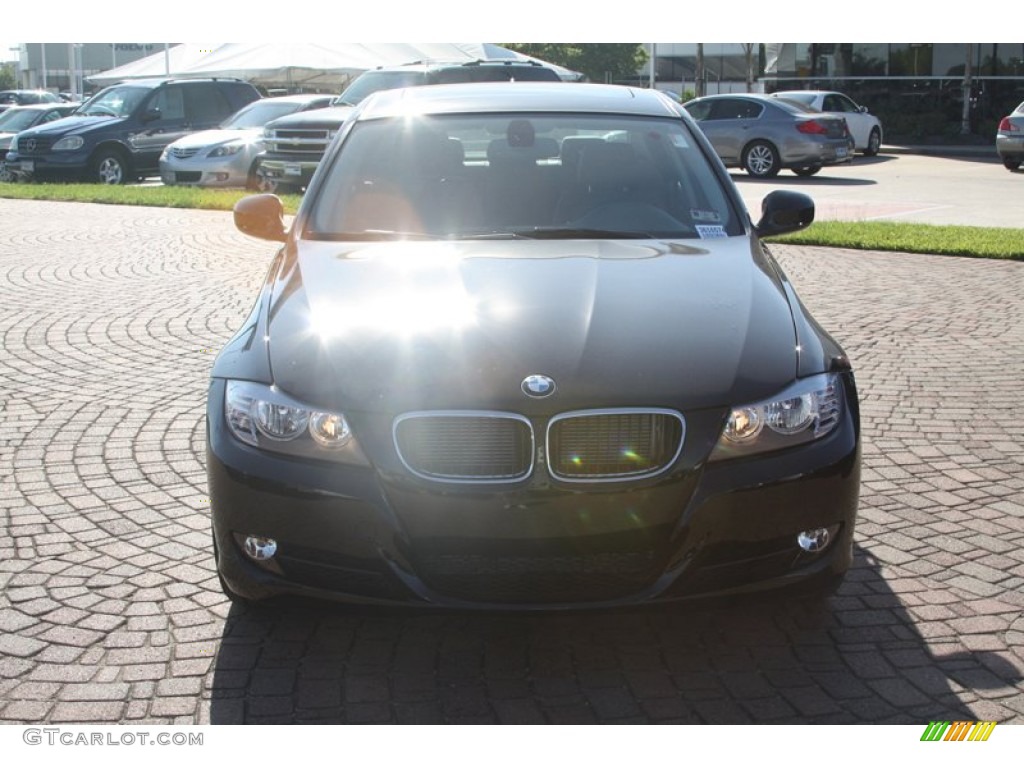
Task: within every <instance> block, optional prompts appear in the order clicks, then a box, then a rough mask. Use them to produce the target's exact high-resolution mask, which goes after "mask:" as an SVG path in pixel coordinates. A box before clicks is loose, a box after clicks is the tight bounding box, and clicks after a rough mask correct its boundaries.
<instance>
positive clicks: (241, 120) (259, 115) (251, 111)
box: [220, 101, 302, 129]
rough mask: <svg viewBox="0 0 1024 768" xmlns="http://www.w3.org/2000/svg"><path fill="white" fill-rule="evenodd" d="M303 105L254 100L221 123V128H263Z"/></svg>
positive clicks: (289, 102)
mask: <svg viewBox="0 0 1024 768" xmlns="http://www.w3.org/2000/svg"><path fill="white" fill-rule="evenodd" d="M301 106H302V105H301V104H299V103H298V102H294V101H254V102H253V103H252V104H249V105H248V106H245V107H242V109H240V110H238V111H237V112H235V114H233V115H232V116H231V117H229V118H228V119H227V120H225V121H224V122H223V123H221V125H220V127H221V128H237V129H241V128H262V127H263V126H264V125H266V124H267V123H269V122H270V121H271V120H275V119H277V118H279V117H282V116H283V115H290V114H291V113H292V112H295V111H296V110H297V109H299V107H301Z"/></svg>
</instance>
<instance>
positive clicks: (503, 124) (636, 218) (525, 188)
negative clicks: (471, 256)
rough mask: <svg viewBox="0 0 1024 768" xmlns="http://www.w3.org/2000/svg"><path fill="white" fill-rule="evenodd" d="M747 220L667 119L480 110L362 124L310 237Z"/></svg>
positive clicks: (658, 230)
mask: <svg viewBox="0 0 1024 768" xmlns="http://www.w3.org/2000/svg"><path fill="white" fill-rule="evenodd" d="M742 232H743V224H742V221H741V219H740V217H739V216H738V215H737V212H736V211H735V210H734V209H733V207H732V205H731V204H730V201H729V197H728V196H727V194H726V191H725V188H724V187H723V184H722V182H721V181H720V179H719V178H718V176H717V175H716V174H715V173H714V172H713V170H712V167H711V165H710V164H709V163H708V161H707V159H706V157H705V156H704V154H703V153H702V152H701V151H700V150H699V149H698V147H697V146H696V144H695V142H694V141H693V139H692V136H691V135H690V133H689V128H688V127H687V125H686V124H685V123H684V122H683V121H681V120H679V119H672V118H664V119H662V118H659V119H653V118H637V117H629V116H621V115H595V114H572V115H550V114H537V115H533V114H515V115H501V114H476V115H443V116H430V117H423V116H420V117H402V118H393V119H383V120H370V121H365V122H362V123H357V124H356V125H355V126H354V127H353V129H352V132H351V133H350V134H349V135H348V136H347V137H346V139H345V141H344V143H343V145H342V146H341V150H340V152H339V153H338V154H337V155H335V156H334V159H333V162H332V164H331V166H330V167H329V169H327V173H326V175H325V177H324V180H323V183H322V184H321V186H320V190H319V193H318V194H317V195H316V197H315V202H314V203H313V207H312V210H311V213H310V218H309V222H308V224H307V230H306V236H308V237H312V238H317V239H332V240H349V239H354V240H366V239H405V238H417V237H422V238H460V239H461V238H557V237H563V238H648V237H652V238H653V237H656V238H705V237H726V236H731V235H738V234H741V233H742Z"/></svg>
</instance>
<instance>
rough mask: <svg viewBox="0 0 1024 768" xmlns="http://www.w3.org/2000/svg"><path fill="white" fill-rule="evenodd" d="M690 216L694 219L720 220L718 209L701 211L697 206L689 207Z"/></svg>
mask: <svg viewBox="0 0 1024 768" xmlns="http://www.w3.org/2000/svg"><path fill="white" fill-rule="evenodd" d="M690 218H691V219H693V220H694V221H721V220H722V217H721V216H719V215H718V211H702V210H700V209H699V208H691V209H690Z"/></svg>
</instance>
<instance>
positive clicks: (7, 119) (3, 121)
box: [0, 109, 43, 133]
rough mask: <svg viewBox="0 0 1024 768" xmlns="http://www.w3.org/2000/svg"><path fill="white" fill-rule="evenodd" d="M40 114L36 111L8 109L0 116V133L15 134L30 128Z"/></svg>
mask: <svg viewBox="0 0 1024 768" xmlns="http://www.w3.org/2000/svg"><path fill="white" fill-rule="evenodd" d="M41 114H43V113H42V112H40V111H39V110H38V109H9V110H7V111H6V112H4V113H2V114H0V131H3V132H4V133H17V132H18V131H23V130H25V129H26V128H29V127H31V126H32V124H33V123H34V122H35V121H36V118H37V117H39V116H40V115H41Z"/></svg>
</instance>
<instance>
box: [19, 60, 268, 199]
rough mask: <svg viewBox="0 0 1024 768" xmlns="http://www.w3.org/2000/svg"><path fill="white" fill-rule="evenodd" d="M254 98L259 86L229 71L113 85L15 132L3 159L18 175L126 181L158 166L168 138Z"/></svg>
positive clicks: (208, 124) (216, 120) (209, 124)
mask: <svg viewBox="0 0 1024 768" xmlns="http://www.w3.org/2000/svg"><path fill="white" fill-rule="evenodd" d="M258 98H260V93H259V91H257V90H256V88H254V87H253V86H252V85H250V84H249V83H246V82H243V81H241V80H234V79H212V80H140V81H136V82H125V83H121V84H119V85H112V86H110V87H109V88H104V89H103V90H102V91H100V92H99V93H97V94H96V95H95V96H93V97H92V98H91V99H89V100H88V101H87V102H85V103H84V104H83V105H82V106H81V107H80V108H79V109H78V111H77V112H75V114H74V115H72V116H70V117H66V118H64V119H62V120H57V121H55V122H52V123H48V124H47V125H45V126H40V127H39V128H34V129H31V130H28V131H25V132H23V133H20V134H18V136H17V138H16V139H15V144H14V145H13V146H12V147H11V151H10V153H9V155H8V158H7V161H8V167H9V168H10V170H11V171H12V172H13V173H15V174H16V175H18V176H19V177H21V178H25V177H33V178H37V179H56V180H62V181H74V180H84V181H93V182H98V183H100V184H123V183H125V182H127V181H132V180H134V179H137V178H139V177H140V176H143V175H146V174H150V173H156V172H157V170H158V161H159V158H160V153H161V152H162V151H163V149H164V147H166V146H167V145H168V144H170V143H171V142H172V141H175V140H176V139H180V138H181V137H182V136H185V135H186V134H189V133H192V132H194V131H202V130H206V129H208V128H215V127H216V126H217V125H219V124H220V122H221V121H222V120H224V118H226V117H228V116H229V115H231V114H234V113H235V112H237V111H238V110H239V109H241V108H242V107H244V106H245V105H246V104H248V103H250V102H252V101H255V100H256V99H258Z"/></svg>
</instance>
